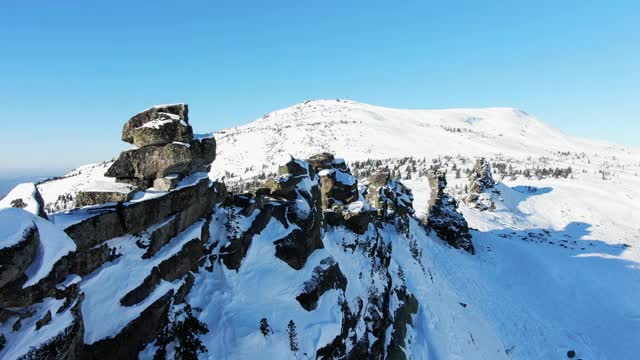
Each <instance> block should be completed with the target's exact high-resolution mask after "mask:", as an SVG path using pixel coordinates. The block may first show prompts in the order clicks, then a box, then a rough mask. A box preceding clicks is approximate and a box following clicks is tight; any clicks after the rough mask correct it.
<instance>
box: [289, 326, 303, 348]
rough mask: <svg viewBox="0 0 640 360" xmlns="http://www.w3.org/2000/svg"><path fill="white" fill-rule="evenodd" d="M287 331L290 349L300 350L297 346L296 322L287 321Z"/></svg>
mask: <svg viewBox="0 0 640 360" xmlns="http://www.w3.org/2000/svg"><path fill="white" fill-rule="evenodd" d="M287 333H288V334H289V347H290V348H291V351H293V352H297V351H298V350H300V348H298V333H297V332H296V323H294V322H293V320H290V321H289V326H288V330H287Z"/></svg>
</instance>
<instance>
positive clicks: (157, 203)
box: [65, 178, 227, 249]
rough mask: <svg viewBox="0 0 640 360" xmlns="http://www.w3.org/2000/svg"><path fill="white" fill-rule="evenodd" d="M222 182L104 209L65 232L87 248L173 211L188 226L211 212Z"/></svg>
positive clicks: (135, 230) (222, 192)
mask: <svg viewBox="0 0 640 360" xmlns="http://www.w3.org/2000/svg"><path fill="white" fill-rule="evenodd" d="M226 196H227V194H226V189H225V187H224V186H223V185H222V184H219V183H214V184H213V185H211V186H210V185H209V179H208V178H204V179H202V180H200V181H198V182H197V183H196V184H195V185H192V186H187V187H184V188H180V189H178V190H174V191H171V192H169V193H167V194H166V195H163V196H159V197H157V198H153V199H149V200H145V201H140V202H136V203H133V204H127V205H126V206H125V205H119V206H115V207H111V208H105V209H104V210H103V211H102V212H101V213H99V214H97V215H96V216H93V217H90V218H88V219H86V220H83V221H80V222H78V223H76V224H73V225H71V226H69V227H68V228H66V229H65V232H66V233H67V234H68V235H69V236H70V237H71V238H72V239H73V240H74V241H75V242H76V244H77V245H78V248H79V249H89V248H91V247H94V246H96V245H99V244H101V243H103V242H105V241H107V240H109V239H112V238H115V237H118V236H122V235H124V234H126V233H133V234H135V233H139V232H141V231H143V230H145V229H147V228H148V227H150V226H152V225H154V224H157V223H158V222H160V221H162V220H163V219H166V218H168V217H169V216H170V215H172V214H177V213H180V212H182V214H181V215H180V221H181V224H182V225H181V226H185V227H184V228H186V227H187V226H186V225H185V224H188V225H191V224H193V223H194V222H195V221H196V220H197V219H198V218H200V217H202V216H204V215H205V214H207V213H208V212H210V211H211V210H212V208H213V205H214V203H216V202H218V201H222V200H223V199H224V198H226Z"/></svg>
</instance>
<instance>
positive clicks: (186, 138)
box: [105, 104, 216, 191]
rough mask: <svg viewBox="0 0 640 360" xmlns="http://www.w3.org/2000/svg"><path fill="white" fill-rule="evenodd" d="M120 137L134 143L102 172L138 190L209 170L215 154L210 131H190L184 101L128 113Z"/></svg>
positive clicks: (162, 186) (158, 187)
mask: <svg viewBox="0 0 640 360" xmlns="http://www.w3.org/2000/svg"><path fill="white" fill-rule="evenodd" d="M122 139H123V140H124V141H126V142H129V143H132V144H134V145H136V146H138V148H137V149H132V150H127V151H123V152H122V153H121V154H120V156H119V157H118V159H117V160H116V161H115V162H114V163H113V164H112V165H111V167H110V168H109V169H108V170H107V172H106V173H105V176H107V177H115V178H116V180H117V181H118V182H123V183H127V184H131V185H134V186H136V187H138V188H140V189H142V190H146V189H147V188H149V187H152V186H153V187H154V188H156V190H160V191H169V190H171V189H173V188H174V187H175V186H177V185H178V182H179V181H180V179H182V178H183V177H185V176H187V175H190V174H193V173H195V172H207V171H209V168H210V165H211V163H212V162H213V161H214V160H215V157H216V142H215V138H214V137H213V136H212V135H206V136H202V135H197V136H194V135H193V130H192V128H191V126H190V125H189V108H188V106H187V105H186V104H175V105H160V106H154V107H152V108H150V109H147V110H145V111H143V112H141V113H140V114H137V115H135V116H134V117H132V118H131V119H130V120H129V121H128V122H127V123H126V124H125V125H124V128H123V129H122Z"/></svg>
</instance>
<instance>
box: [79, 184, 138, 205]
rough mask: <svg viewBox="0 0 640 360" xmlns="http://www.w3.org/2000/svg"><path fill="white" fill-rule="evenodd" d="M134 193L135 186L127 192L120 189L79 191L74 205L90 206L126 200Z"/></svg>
mask: <svg viewBox="0 0 640 360" xmlns="http://www.w3.org/2000/svg"><path fill="white" fill-rule="evenodd" d="M135 193H136V189H135V188H131V189H130V191H128V192H120V191H86V190H85V191H81V192H79V193H78V195H77V196H76V207H83V206H92V205H98V204H106V203H117V202H127V201H130V200H131V199H132V198H133V195H134V194H135Z"/></svg>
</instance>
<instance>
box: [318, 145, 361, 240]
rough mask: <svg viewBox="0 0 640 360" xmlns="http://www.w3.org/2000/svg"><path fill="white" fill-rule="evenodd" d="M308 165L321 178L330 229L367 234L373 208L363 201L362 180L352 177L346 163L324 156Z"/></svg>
mask: <svg viewBox="0 0 640 360" xmlns="http://www.w3.org/2000/svg"><path fill="white" fill-rule="evenodd" d="M307 161H308V162H309V166H311V167H312V169H313V170H314V172H316V173H317V174H318V176H319V181H320V198H321V204H322V210H323V211H324V217H325V221H326V222H327V223H328V224H329V225H346V226H347V227H348V228H349V229H351V230H352V231H354V232H355V233H358V234H364V233H365V232H366V231H367V228H368V227H369V223H370V222H371V215H370V209H369V205H368V204H367V203H366V201H364V199H361V198H360V192H359V190H358V180H357V179H356V178H355V177H354V176H353V175H351V172H350V171H349V168H348V167H347V164H346V163H345V162H344V160H342V159H336V158H335V157H334V156H333V155H332V154H329V153H322V154H318V155H314V156H312V157H310V158H309V159H308V160H307Z"/></svg>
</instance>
